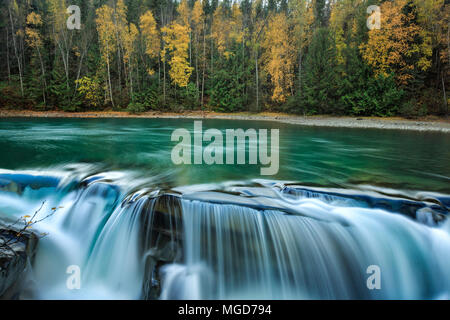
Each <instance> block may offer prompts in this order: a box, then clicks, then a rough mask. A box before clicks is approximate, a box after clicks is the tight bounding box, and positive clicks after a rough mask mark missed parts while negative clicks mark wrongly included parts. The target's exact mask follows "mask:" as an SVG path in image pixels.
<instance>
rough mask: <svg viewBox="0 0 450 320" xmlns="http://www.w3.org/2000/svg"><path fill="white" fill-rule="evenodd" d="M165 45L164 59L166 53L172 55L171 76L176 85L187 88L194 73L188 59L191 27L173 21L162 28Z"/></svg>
mask: <svg viewBox="0 0 450 320" xmlns="http://www.w3.org/2000/svg"><path fill="white" fill-rule="evenodd" d="M161 31H162V32H163V39H164V42H165V47H164V49H163V54H162V57H163V60H165V59H166V53H168V54H169V55H170V60H169V66H170V70H169V76H170V78H171V79H172V83H173V84H174V85H176V86H179V87H182V88H185V87H187V85H188V82H189V78H190V77H191V74H192V69H193V68H192V67H191V66H190V65H189V61H188V58H189V57H188V56H189V54H188V50H189V27H188V26H185V25H181V24H179V23H177V22H172V23H171V24H170V25H169V26H167V27H164V28H162V30H161Z"/></svg>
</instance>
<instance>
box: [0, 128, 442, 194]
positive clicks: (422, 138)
mask: <svg viewBox="0 0 450 320" xmlns="http://www.w3.org/2000/svg"><path fill="white" fill-rule="evenodd" d="M203 126H204V130H206V129H208V128H217V129H220V130H223V131H224V130H225V129H237V128H243V129H248V128H255V129H259V128H267V129H279V130H280V171H279V173H278V174H277V175H276V176H273V177H271V179H273V180H289V181H295V182H300V183H302V184H318V185H322V186H326V187H329V186H345V185H347V184H351V185H358V184H369V185H376V186H384V187H390V188H394V189H410V190H420V191H436V192H444V193H449V192H450V187H449V181H450V138H449V135H448V134H441V133H422V132H408V131H396V130H373V129H366V130H361V129H338V128H309V127H300V126H294V125H287V124H281V123H274V122H252V121H224V120H207V121H204V122H203ZM177 128H187V129H189V130H190V131H192V130H193V120H166V119H165V120H158V119H85V120H81V119H30V120H28V119H27V120H23V119H18V120H11V119H8V120H0V152H1V157H0V168H3V169H12V170H17V169H40V168H42V169H44V170H45V169H46V168H49V167H57V166H59V167H61V166H64V165H68V164H93V165H95V166H97V167H98V169H96V170H98V171H109V170H119V171H120V170H136V171H139V172H140V173H143V174H145V175H149V176H151V175H163V176H164V178H163V177H160V179H161V180H160V182H162V181H164V182H167V183H168V184H169V185H170V186H179V185H186V184H187V185H189V184H199V183H211V182H223V181H230V180H249V179H255V178H261V176H260V167H259V166H249V165H246V166H245V165H244V166H237V165H235V166H233V165H220V166H219V165H213V166H206V165H203V166H199V165H192V166H175V165H173V164H172V161H171V158H170V153H171V150H172V148H173V147H174V146H175V145H176V143H175V142H171V140H170V136H171V134H172V132H173V131H174V130H175V129H177Z"/></svg>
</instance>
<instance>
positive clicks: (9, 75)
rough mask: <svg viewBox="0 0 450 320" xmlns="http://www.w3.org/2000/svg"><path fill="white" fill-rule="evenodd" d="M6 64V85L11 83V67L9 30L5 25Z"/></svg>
mask: <svg viewBox="0 0 450 320" xmlns="http://www.w3.org/2000/svg"><path fill="white" fill-rule="evenodd" d="M5 30H6V64H7V66H8V84H10V83H11V66H10V64H9V33H8V32H9V30H8V25H6V28H5Z"/></svg>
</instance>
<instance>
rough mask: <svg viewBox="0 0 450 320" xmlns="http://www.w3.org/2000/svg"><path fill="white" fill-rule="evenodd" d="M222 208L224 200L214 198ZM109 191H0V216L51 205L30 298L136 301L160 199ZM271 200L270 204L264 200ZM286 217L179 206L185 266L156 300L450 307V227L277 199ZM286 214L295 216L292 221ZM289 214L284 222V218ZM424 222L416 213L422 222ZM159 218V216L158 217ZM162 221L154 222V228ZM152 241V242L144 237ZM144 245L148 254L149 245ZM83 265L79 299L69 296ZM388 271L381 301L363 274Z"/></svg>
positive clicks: (344, 205) (327, 203)
mask: <svg viewBox="0 0 450 320" xmlns="http://www.w3.org/2000/svg"><path fill="white" fill-rule="evenodd" d="M217 196H218V198H219V194H218V195H217ZM123 198H124V195H123V191H120V190H119V189H118V188H117V187H114V186H112V185H110V184H106V183H92V184H90V185H89V186H88V187H86V188H76V189H75V190H72V191H68V190H65V189H61V188H54V187H48V188H41V189H38V190H33V189H31V188H30V187H27V188H25V190H24V192H23V193H22V194H21V195H17V194H16V193H12V192H0V215H1V216H2V217H5V216H8V217H9V218H11V219H13V218H17V217H19V216H21V215H24V214H27V213H30V212H34V211H35V210H37V209H38V208H39V207H40V205H41V203H42V201H43V200H45V201H46V203H45V205H44V207H43V209H42V212H41V213H40V214H41V215H46V214H47V213H48V212H49V211H50V210H51V208H53V207H59V206H61V207H62V208H60V209H58V210H57V213H56V214H55V215H54V216H52V217H50V218H49V219H47V220H45V221H43V222H42V223H40V224H39V231H40V232H48V233H49V235H48V236H47V237H45V238H43V239H42V240H41V241H40V244H39V249H38V252H37V255H36V258H35V262H34V265H33V275H32V278H33V281H34V285H33V287H32V288H31V289H30V290H28V291H27V292H28V296H26V297H27V298H38V299H139V298H142V296H143V291H146V289H145V288H143V284H144V283H148V279H149V278H151V275H150V274H149V273H150V272H153V271H151V270H148V268H146V255H152V254H153V253H152V252H154V251H155V250H156V249H155V250H153V249H152V248H149V247H148V245H149V244H155V243H157V242H155V241H153V242H152V241H144V240H145V239H148V238H150V237H152V235H151V234H149V233H151V232H156V231H151V228H148V227H147V229H145V228H143V226H142V221H143V219H144V218H145V217H147V219H149V220H150V224H153V223H154V217H153V215H156V214H157V213H156V212H155V210H154V204H155V201H156V200H155V199H149V198H147V197H145V196H144V197H142V198H139V199H135V200H134V201H130V202H126V201H124V199H123ZM266 200H267V199H266ZM269 200H270V202H271V203H272V204H273V205H274V206H275V207H276V206H278V207H280V208H282V209H283V211H281V210H274V209H270V210H268V209H266V210H256V209H252V208H249V207H246V206H241V205H235V204H234V205H233V204H217V203H208V202H205V201H198V200H188V199H183V198H182V199H181V200H180V204H181V211H182V227H180V228H182V230H176V231H182V232H181V233H182V235H183V236H182V237H183V241H182V242H183V245H182V246H183V248H182V251H183V253H182V257H179V259H175V260H176V261H173V263H170V262H169V263H167V264H165V265H164V266H163V267H162V268H161V269H160V276H161V293H160V296H159V297H160V298H161V299H241V298H243V299H297V298H300V299H352V298H358V299H380V298H381V299H437V298H446V297H449V296H450V272H449V271H448V266H449V265H450V233H449V230H450V227H449V224H448V223H449V222H447V223H446V225H443V226H440V227H430V226H427V225H425V224H421V223H418V222H416V221H414V220H412V219H411V218H408V217H405V216H403V215H400V214H397V213H395V212H387V211H384V210H380V209H371V208H367V207H366V206H365V205H364V204H362V203H359V204H358V202H355V201H354V200H348V199H347V200H346V199H337V200H336V198H333V197H329V196H319V197H317V196H316V197H306V196H305V197H302V196H299V197H297V198H295V199H292V198H289V199H288V198H285V197H282V196H280V197H274V198H270V199H269ZM286 209H288V210H286ZM286 212H289V214H287V213H286ZM423 214H425V213H424V211H421V215H423ZM155 219H156V217H155ZM155 221H156V220H155ZM143 230H146V231H143ZM143 242H145V243H146V245H144V246H143V245H142V243H143ZM70 265H78V266H79V267H80V270H81V275H82V277H81V289H80V290H69V289H68V288H67V286H66V281H67V278H68V277H69V275H68V274H67V273H66V270H67V267H68V266H70ZM370 265H377V266H379V267H380V268H381V277H382V278H381V286H382V287H381V290H369V289H368V288H367V286H366V280H367V278H368V277H369V275H368V274H367V273H366V269H367V267H368V266H370Z"/></svg>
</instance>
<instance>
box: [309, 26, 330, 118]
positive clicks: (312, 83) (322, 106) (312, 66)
mask: <svg viewBox="0 0 450 320" xmlns="http://www.w3.org/2000/svg"><path fill="white" fill-rule="evenodd" d="M335 57H336V47H335V44H334V40H333V38H332V36H331V34H330V32H329V30H328V29H326V28H320V29H318V30H317V31H316V33H315V34H314V37H313V40H312V42H311V45H310V48H309V51H308V55H307V57H306V63H305V74H304V79H303V83H302V92H301V100H302V104H303V105H304V108H306V110H307V112H308V113H309V114H316V113H320V114H326V113H333V112H335V111H336V110H335V109H333V106H334V105H335V101H336V100H335V95H336V91H337V82H336V81H337V78H336V76H337V66H336V60H335Z"/></svg>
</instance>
